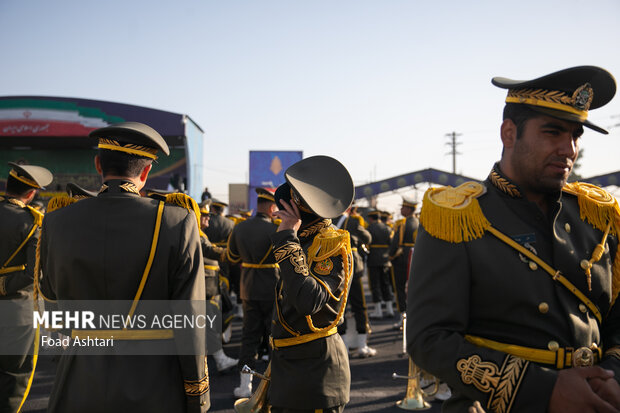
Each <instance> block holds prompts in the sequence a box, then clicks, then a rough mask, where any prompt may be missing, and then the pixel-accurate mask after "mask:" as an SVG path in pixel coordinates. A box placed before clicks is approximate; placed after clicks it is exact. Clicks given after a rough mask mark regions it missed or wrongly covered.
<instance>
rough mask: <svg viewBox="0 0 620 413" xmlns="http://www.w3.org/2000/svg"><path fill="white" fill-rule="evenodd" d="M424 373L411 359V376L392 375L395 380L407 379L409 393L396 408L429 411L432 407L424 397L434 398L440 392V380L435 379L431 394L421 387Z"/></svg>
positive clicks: (398, 402) (397, 403)
mask: <svg viewBox="0 0 620 413" xmlns="http://www.w3.org/2000/svg"><path fill="white" fill-rule="evenodd" d="M423 374H427V373H424V372H423V371H422V369H420V368H419V367H418V366H416V365H415V364H414V363H413V360H411V357H410V358H409V375H408V376H401V375H398V374H396V373H393V374H392V378H393V379H407V393H406V394H405V398H404V399H402V400H399V401H397V402H396V406H398V407H400V408H401V409H404V410H428V409H430V408H431V405H430V404H429V403H428V402H426V401H425V400H424V397H432V396H434V395H435V394H437V391H438V390H439V380H438V379H437V378H435V377H434V378H433V379H434V381H435V382H434V384H433V389H432V390H431V391H430V392H427V391H425V390H424V389H422V387H421V386H420V379H421V378H422V375H423Z"/></svg>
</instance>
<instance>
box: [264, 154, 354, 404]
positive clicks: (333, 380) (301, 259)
mask: <svg viewBox="0 0 620 413" xmlns="http://www.w3.org/2000/svg"><path fill="white" fill-rule="evenodd" d="M284 175H285V178H286V183H284V184H282V185H281V186H280V187H278V190H277V191H276V201H277V202H278V206H279V208H280V211H278V212H276V214H277V215H278V217H279V218H281V219H282V223H281V224H280V226H279V227H278V232H277V233H276V234H274V235H273V237H272V241H273V250H274V254H275V257H276V260H277V261H278V263H279V265H280V281H279V282H278V285H277V287H276V311H274V325H273V326H272V332H271V335H272V340H271V341H272V346H273V349H274V350H273V354H272V359H271V382H270V386H269V401H270V403H271V405H272V410H271V411H272V412H274V413H282V412H304V411H309V412H316V411H322V412H325V413H327V412H340V411H343V410H344V405H345V404H346V403H347V402H348V401H349V388H350V384H351V375H350V370H349V358H348V355H347V349H346V347H345V345H344V343H343V341H342V339H341V338H340V335H339V334H338V332H337V325H338V324H339V323H341V322H342V316H343V314H344V310H345V307H346V297H347V291H348V289H349V286H350V284H351V279H352V272H353V261H352V260H353V257H352V254H351V245H350V236H349V234H348V233H347V231H345V230H337V229H335V228H333V227H332V225H331V218H335V217H337V216H339V215H340V214H342V213H343V212H344V211H345V210H346V209H347V208H348V207H349V205H350V204H351V202H352V201H353V193H354V187H353V181H352V179H351V176H350V175H349V172H348V171H347V170H346V168H345V167H344V166H343V165H342V164H341V163H340V162H338V161H337V160H335V159H333V158H330V157H327V156H313V157H310V158H306V159H304V160H301V161H299V162H297V163H296V164H294V165H292V166H291V167H289V168H288V169H287V170H286V172H285V174H284Z"/></svg>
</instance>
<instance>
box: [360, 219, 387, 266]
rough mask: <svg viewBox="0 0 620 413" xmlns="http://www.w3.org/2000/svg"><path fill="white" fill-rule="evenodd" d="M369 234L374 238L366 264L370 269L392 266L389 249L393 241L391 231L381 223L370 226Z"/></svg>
mask: <svg viewBox="0 0 620 413" xmlns="http://www.w3.org/2000/svg"><path fill="white" fill-rule="evenodd" d="M368 232H369V233H370V235H371V237H372V242H371V243H370V253H369V254H368V260H367V262H366V264H367V265H368V266H369V267H384V266H388V265H390V261H389V259H388V256H389V253H388V248H389V246H390V243H391V241H392V238H391V230H390V228H389V227H388V226H387V225H385V224H384V223H383V222H381V221H374V222H371V223H370V224H368Z"/></svg>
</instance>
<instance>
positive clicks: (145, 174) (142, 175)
mask: <svg viewBox="0 0 620 413" xmlns="http://www.w3.org/2000/svg"><path fill="white" fill-rule="evenodd" d="M152 167H153V165H151V164H149V165H147V166H145V167H144V169H143V170H142V172H140V182H146V179H147V178H148V177H149V172H151V168H152Z"/></svg>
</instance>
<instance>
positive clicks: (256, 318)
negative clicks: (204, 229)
mask: <svg viewBox="0 0 620 413" xmlns="http://www.w3.org/2000/svg"><path fill="white" fill-rule="evenodd" d="M256 193H257V195H258V196H257V200H256V215H254V217H253V218H251V219H248V220H246V221H243V222H241V223H239V224H238V225H236V226H235V228H234V229H233V231H232V234H231V235H230V238H229V240H228V248H227V254H228V259H229V260H230V261H231V262H233V263H241V300H242V303H243V330H242V333H241V351H240V354H239V367H240V368H242V367H243V366H244V365H248V366H249V367H250V368H252V369H254V367H255V363H256V362H255V360H256V356H257V354H258V348H259V346H260V344H261V342H262V340H263V337H264V336H265V335H269V333H270V332H271V317H272V315H273V303H274V300H275V286H276V281H278V278H279V268H278V265H277V264H276V262H275V259H274V257H273V251H272V250H273V247H272V246H271V235H272V234H275V232H276V230H277V229H278V227H277V226H276V225H275V224H274V223H273V222H271V219H272V216H273V213H274V212H275V211H276V210H277V208H276V204H275V200H274V198H273V194H272V193H271V192H269V191H267V190H266V189H263V188H256ZM251 379H252V377H251V376H250V375H249V374H243V373H240V382H241V384H240V385H239V387H237V388H235V389H234V395H235V396H236V397H249V396H250V395H251V394H252V380H251Z"/></svg>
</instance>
